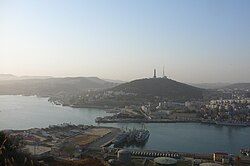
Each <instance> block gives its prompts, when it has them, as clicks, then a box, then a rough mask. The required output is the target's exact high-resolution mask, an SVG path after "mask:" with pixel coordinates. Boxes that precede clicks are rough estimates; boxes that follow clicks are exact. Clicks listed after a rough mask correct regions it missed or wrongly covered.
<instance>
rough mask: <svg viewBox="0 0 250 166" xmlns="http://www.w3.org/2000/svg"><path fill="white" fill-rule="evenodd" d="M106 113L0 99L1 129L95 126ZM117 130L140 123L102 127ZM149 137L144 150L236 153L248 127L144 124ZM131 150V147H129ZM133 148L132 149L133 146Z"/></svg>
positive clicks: (15, 98)
mask: <svg viewBox="0 0 250 166" xmlns="http://www.w3.org/2000/svg"><path fill="white" fill-rule="evenodd" d="M106 115H109V114H107V113H105V111H102V110H98V109H87V108H70V107H62V106H57V105H53V104H51V103H49V102H48V101H47V98H37V97H35V96H29V97H27V96H0V130H3V129H29V128H33V127H39V128H40V127H48V126H49V125H53V124H60V123H66V122H67V123H73V124H86V125H97V124H96V123H95V122H94V120H95V118H96V117H98V116H106ZM103 126H114V127H120V128H131V129H132V128H141V127H142V124H103ZM145 127H146V128H147V129H148V130H149V131H150V133H151V135H150V138H149V140H148V142H147V144H146V145H145V146H144V147H143V148H145V149H153V150H164V151H168V150H170V151H182V152H204V153H205V152H214V151H226V152H229V153H238V152H239V150H240V149H241V148H245V147H250V141H249V138H250V127H243V128H242V127H228V126H224V127H220V126H214V125H204V124H199V123H197V124H195V123H167V124H145ZM130 148H133V147H130ZM134 148H135V147H134Z"/></svg>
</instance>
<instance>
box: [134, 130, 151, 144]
mask: <svg viewBox="0 0 250 166" xmlns="http://www.w3.org/2000/svg"><path fill="white" fill-rule="evenodd" d="M149 135H150V133H149V131H148V130H144V129H142V130H138V132H137V133H136V135H135V141H136V142H137V143H145V142H146V141H147V140H148V138H149Z"/></svg>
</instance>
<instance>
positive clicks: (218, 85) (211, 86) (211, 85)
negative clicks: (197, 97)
mask: <svg viewBox="0 0 250 166" xmlns="http://www.w3.org/2000/svg"><path fill="white" fill-rule="evenodd" d="M189 85H192V86H195V87H197V88H202V89H220V88H224V87H226V86H228V85H230V83H190V84H189Z"/></svg>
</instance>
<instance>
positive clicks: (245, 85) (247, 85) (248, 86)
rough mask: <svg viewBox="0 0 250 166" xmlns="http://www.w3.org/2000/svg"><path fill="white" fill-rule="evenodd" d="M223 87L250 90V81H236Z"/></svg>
mask: <svg viewBox="0 0 250 166" xmlns="http://www.w3.org/2000/svg"><path fill="white" fill-rule="evenodd" d="M223 89H239V90H248V91H250V83H236V84H231V85H228V86H225V87H223Z"/></svg>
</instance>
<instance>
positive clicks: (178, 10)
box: [0, 0, 250, 82]
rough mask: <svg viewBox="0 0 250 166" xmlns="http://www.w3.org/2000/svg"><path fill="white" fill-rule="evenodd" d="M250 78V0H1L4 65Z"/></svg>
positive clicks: (8, 69)
mask: <svg viewBox="0 0 250 166" xmlns="http://www.w3.org/2000/svg"><path fill="white" fill-rule="evenodd" d="M164 65H165V71H166V74H167V75H168V76H170V78H172V79H176V80H178V81H183V82H249V81H250V1H249V0H245V1H244V0H233V1H232V0H207V1H206V0H193V1H192V0H172V1H171V0H162V1H160V0H131V1H130V0H123V1H122V0H86V1H84V0H79V1H77V0H65V1H63V0H30V1H28V0H26V1H24V0H23V1H21V0H16V1H13V0H5V1H4V0H0V73H11V74H16V75H51V76H98V77H101V78H110V79H120V80H132V79H136V78H143V77H151V76H152V75H153V69H154V68H156V69H157V71H158V75H160V76H161V75H162V74H161V73H162V67H163V66H164Z"/></svg>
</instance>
